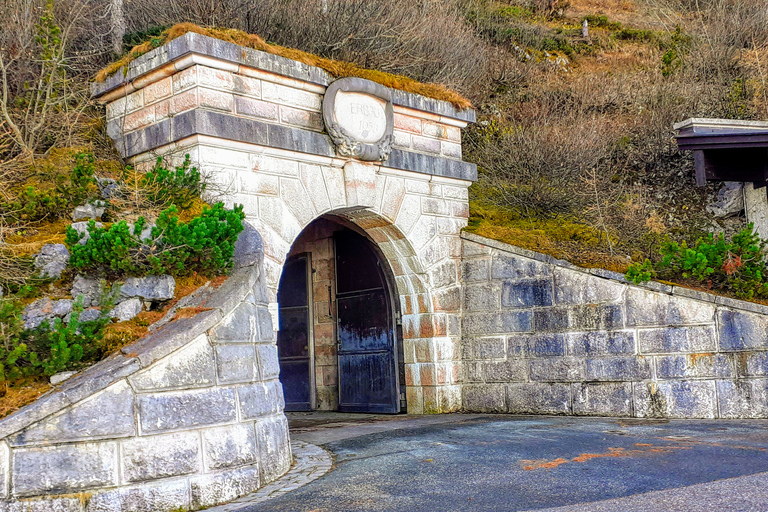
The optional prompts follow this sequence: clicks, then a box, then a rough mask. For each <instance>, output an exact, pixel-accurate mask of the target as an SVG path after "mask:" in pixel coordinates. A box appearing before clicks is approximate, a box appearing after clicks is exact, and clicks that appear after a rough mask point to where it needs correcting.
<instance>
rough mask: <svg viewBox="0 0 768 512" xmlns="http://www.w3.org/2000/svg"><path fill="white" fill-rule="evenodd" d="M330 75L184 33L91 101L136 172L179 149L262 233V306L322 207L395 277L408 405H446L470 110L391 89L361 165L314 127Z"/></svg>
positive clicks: (451, 390)
mask: <svg viewBox="0 0 768 512" xmlns="http://www.w3.org/2000/svg"><path fill="white" fill-rule="evenodd" d="M332 82H333V78H332V77H331V76H329V75H328V74H327V73H325V72H324V71H323V70H321V69H319V68H315V67H312V66H307V65H305V64H301V63H298V62H295V61H291V60H288V59H285V58H282V57H278V56H275V55H269V54H266V53H263V52H258V51H255V50H251V49H249V48H243V47H240V46H237V45H234V44H231V43H227V42H224V41H219V40H217V39H213V38H210V37H205V36H201V35H199V34H194V33H189V34H186V35H185V36H182V37H179V38H177V39H175V40H173V41H171V42H169V43H168V44H166V45H164V46H163V47H162V48H158V49H156V50H153V51H152V52H149V53H148V54H146V55H144V56H142V57H140V58H139V59H137V60H136V61H134V62H132V63H131V64H130V66H129V68H128V69H127V70H126V72H125V74H124V75H123V74H121V73H118V74H117V75H115V76H113V77H111V78H110V79H109V80H107V82H106V83H103V84H96V85H95V86H94V95H95V96H97V97H98V98H99V101H102V102H104V103H106V105H107V117H108V118H109V121H108V129H109V133H110V135H111V137H112V138H113V139H114V140H115V141H116V144H117V146H118V148H119V149H120V150H121V151H122V152H123V154H124V155H125V156H126V157H130V158H131V159H132V162H133V163H134V164H135V165H136V166H137V167H138V168H141V167H142V166H149V165H151V164H152V163H153V162H154V160H155V159H156V157H157V155H167V156H170V157H176V158H178V157H179V156H181V155H184V154H185V153H187V154H190V156H191V158H192V160H193V161H194V162H195V164H196V165H197V166H198V167H199V168H200V169H201V171H202V172H203V173H204V174H205V175H206V176H208V179H209V182H210V183H211V190H210V192H211V193H212V194H219V196H220V199H222V200H223V201H224V202H225V203H226V204H227V205H233V204H242V205H243V206H244V211H245V213H246V215H247V219H248V220H249V222H251V224H252V225H253V226H254V227H255V228H256V230H257V231H258V232H259V234H260V235H261V237H262V239H263V241H264V254H265V259H264V270H265V279H266V284H267V290H268V298H269V302H270V308H271V311H272V312H273V313H276V312H277V302H276V300H277V287H278V284H279V279H280V275H281V272H282V268H283V264H284V262H285V259H286V255H287V254H288V253H289V251H290V249H291V246H292V245H293V244H294V242H295V241H296V240H297V238H298V237H299V235H300V234H301V232H302V230H303V229H304V228H306V227H307V226H308V225H309V224H310V223H311V222H312V221H313V220H315V219H317V218H319V217H322V216H323V215H334V216H338V217H342V218H343V219H345V220H347V221H349V222H352V223H354V224H356V225H357V226H358V227H359V228H361V229H362V230H363V231H364V232H365V233H366V234H367V235H368V236H369V237H370V238H371V239H372V240H373V241H374V242H376V244H377V245H378V247H379V249H380V250H381V251H382V253H383V254H384V256H385V257H386V259H387V263H388V264H389V265H390V267H391V270H392V274H393V275H394V276H395V280H396V285H397V294H398V295H399V299H400V304H401V312H402V324H403V338H404V340H403V346H404V359H405V377H406V384H407V385H406V395H407V403H408V410H409V412H413V413H421V412H442V411H446V412H447V411H452V410H458V409H459V408H460V407H461V394H460V382H459V378H460V369H459V361H458V358H459V351H458V343H459V335H460V333H459V329H460V328H459V325H460V314H461V302H460V298H459V296H460V292H459V282H458V272H459V259H460V257H461V240H460V238H459V233H460V231H461V229H462V228H463V227H464V226H466V223H467V218H468V216H469V201H468V193H467V189H468V187H469V185H470V184H471V182H472V181H473V180H474V179H476V176H477V171H476V167H475V166H474V165H472V164H468V163H466V162H463V161H462V160H461V145H460V140H461V134H460V129H461V128H462V127H464V126H466V125H467V124H468V123H469V122H472V121H474V111H472V110H467V111H458V110H456V109H455V108H454V107H453V106H452V105H450V104H449V103H446V102H442V101H438V100H432V99H429V98H425V97H423V96H419V95H416V94H411V93H407V92H403V91H396V90H392V91H391V94H392V104H393V110H394V119H393V121H394V128H393V130H394V131H393V149H392V151H391V152H390V154H389V156H388V158H387V159H386V160H384V161H381V162H361V161H359V160H355V159H353V158H351V157H344V156H341V155H340V154H337V151H336V148H335V146H334V144H333V142H332V141H331V139H330V137H329V136H328V135H327V134H326V133H325V131H324V128H325V127H324V126H323V123H322V122H321V108H322V101H323V97H324V93H325V90H326V88H327V87H328V85H330V84H331V83H332ZM212 199H216V198H215V197H213V198H212ZM323 379H324V380H323V382H325V374H323Z"/></svg>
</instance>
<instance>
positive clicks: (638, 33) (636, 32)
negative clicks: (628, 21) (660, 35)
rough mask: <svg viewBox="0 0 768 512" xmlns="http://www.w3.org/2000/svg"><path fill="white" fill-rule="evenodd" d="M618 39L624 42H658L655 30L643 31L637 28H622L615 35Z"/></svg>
mask: <svg viewBox="0 0 768 512" xmlns="http://www.w3.org/2000/svg"><path fill="white" fill-rule="evenodd" d="M614 36H615V37H616V39H621V40H622V41H640V42H646V43H647V42H651V41H655V40H656V33H655V32H654V31H653V30H642V29H636V28H622V29H621V30H619V31H617V32H616V33H614Z"/></svg>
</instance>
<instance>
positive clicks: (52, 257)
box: [35, 244, 69, 279]
mask: <svg viewBox="0 0 768 512" xmlns="http://www.w3.org/2000/svg"><path fill="white" fill-rule="evenodd" d="M68 264H69V251H68V250H67V246H66V245H64V244H45V245H44V246H43V247H42V248H41V249H40V252H39V253H37V255H36V256H35V267H37V268H38V269H40V275H41V276H42V277H44V278H51V279H58V278H60V277H61V274H62V272H64V270H66V268H67V265H68Z"/></svg>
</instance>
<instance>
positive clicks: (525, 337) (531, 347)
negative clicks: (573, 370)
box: [508, 333, 565, 358]
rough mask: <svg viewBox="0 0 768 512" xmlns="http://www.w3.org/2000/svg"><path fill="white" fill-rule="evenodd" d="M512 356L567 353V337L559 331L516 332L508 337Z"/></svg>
mask: <svg viewBox="0 0 768 512" xmlns="http://www.w3.org/2000/svg"><path fill="white" fill-rule="evenodd" d="M508 353H509V356H510V357H525V358H529V357H547V356H564V355H565V337H564V336H563V335H562V334H559V333H546V334H516V335H513V336H509V337H508Z"/></svg>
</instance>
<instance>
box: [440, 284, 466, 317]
mask: <svg viewBox="0 0 768 512" xmlns="http://www.w3.org/2000/svg"><path fill="white" fill-rule="evenodd" d="M433 297H434V299H433V307H434V310H435V311H458V310H459V309H460V308H461V288H460V287H458V286H456V287H454V288H451V289H449V290H440V291H437V292H435V293H434V296H433Z"/></svg>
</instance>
